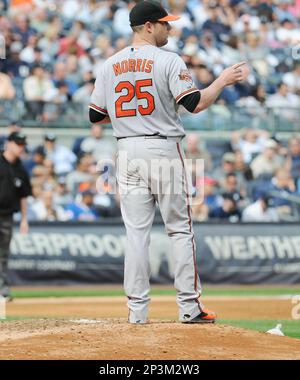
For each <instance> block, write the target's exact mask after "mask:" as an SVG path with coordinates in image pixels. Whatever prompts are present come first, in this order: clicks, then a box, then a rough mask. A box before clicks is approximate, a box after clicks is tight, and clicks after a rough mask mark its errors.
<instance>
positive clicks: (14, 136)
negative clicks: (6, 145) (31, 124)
mask: <svg viewBox="0 0 300 380" xmlns="http://www.w3.org/2000/svg"><path fill="white" fill-rule="evenodd" d="M7 140H8V141H13V142H15V143H16V144H19V145H26V136H25V135H24V134H23V133H21V132H13V133H11V134H10V135H9V136H8V138H7Z"/></svg>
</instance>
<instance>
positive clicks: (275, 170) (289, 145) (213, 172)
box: [186, 128, 300, 222]
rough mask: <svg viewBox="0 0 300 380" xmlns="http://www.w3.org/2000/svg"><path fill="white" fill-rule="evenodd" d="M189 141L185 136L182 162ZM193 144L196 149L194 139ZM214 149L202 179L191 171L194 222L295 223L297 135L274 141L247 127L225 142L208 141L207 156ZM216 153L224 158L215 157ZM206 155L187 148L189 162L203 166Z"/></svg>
mask: <svg viewBox="0 0 300 380" xmlns="http://www.w3.org/2000/svg"><path fill="white" fill-rule="evenodd" d="M195 139H197V136H196V135H189V136H188V144H187V150H186V155H187V157H188V158H189V157H190V154H189V152H190V146H189V140H192V141H193V143H192V146H193V145H195V141H194V140H195ZM197 144H198V146H201V142H200V141H199V138H198V142H197ZM207 144H208V142H206V146H207ZM214 145H215V147H217V149H218V150H219V153H218V154H217V155H216V156H215V157H212V158H213V161H214V162H215V166H213V167H212V168H211V166H210V165H209V166H208V167H206V170H205V176H202V177H201V176H199V175H198V174H197V172H196V171H194V172H193V184H194V218H195V220H198V221H204V220H208V219H218V220H220V219H223V220H228V221H231V222H239V221H243V222H278V221H297V220H299V219H300V214H299V210H300V137H299V135H298V136H297V135H292V136H291V137H290V138H289V139H288V141H280V140H278V138H276V136H270V135H269V133H268V132H266V131H263V130H254V129H252V128H248V129H245V130H241V131H236V132H235V133H233V134H232V139H231V141H230V142H229V141H224V142H221V143H220V142H214V141H212V142H210V143H209V148H210V149H209V151H210V152H212V154H214V152H216V151H215V150H214ZM207 147H208V146H207ZM226 150H228V151H226ZM222 151H223V152H225V153H224V154H223V155H222V156H220V153H221V152H222ZM208 154H209V153H208V151H206V152H205V154H204V152H203V150H201V149H199V151H198V157H196V155H195V149H192V155H191V157H193V158H194V159H195V158H198V159H201V158H202V159H203V160H204V162H206V159H205V156H207V155H208ZM218 157H221V160H220V161H219V160H218ZM216 158H217V159H216ZM210 161H211V160H209V161H208V162H209V163H210Z"/></svg>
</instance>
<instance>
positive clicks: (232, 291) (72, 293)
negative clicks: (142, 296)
mask: <svg viewBox="0 0 300 380" xmlns="http://www.w3.org/2000/svg"><path fill="white" fill-rule="evenodd" d="M296 294H300V287H299V288H295V287H293V288H288V287H283V288H278V287H269V288H267V287H266V288H264V287H260V288H259V287H251V288H236V287H234V288H230V287H227V288H226V287H224V288H214V287H205V288H204V290H203V296H283V295H296ZM151 295H153V296H157V295H171V296H175V295H176V292H175V290H174V289H171V288H170V289H159V288H155V289H153V290H152V292H151ZM99 296H100V297H113V296H124V291H123V290H122V288H121V287H120V288H117V289H116V288H115V289H111V290H108V289H88V288H86V289H74V288H73V289H72V288H64V287H62V288H61V289H57V288H56V289H51V288H49V289H42V290H41V289H38V288H37V289H36V290H34V289H30V290H26V289H22V290H14V291H13V297H15V298H41V297H99Z"/></svg>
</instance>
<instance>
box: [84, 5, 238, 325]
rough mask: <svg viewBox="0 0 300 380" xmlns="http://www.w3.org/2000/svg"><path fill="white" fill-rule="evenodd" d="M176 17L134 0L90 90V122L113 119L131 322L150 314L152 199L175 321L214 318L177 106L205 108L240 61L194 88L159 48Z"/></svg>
mask: <svg viewBox="0 0 300 380" xmlns="http://www.w3.org/2000/svg"><path fill="white" fill-rule="evenodd" d="M178 19H179V17H177V16H173V15H170V14H168V13H167V11H166V10H165V9H164V8H163V7H162V6H161V5H160V4H159V3H158V2H155V1H141V2H139V3H137V4H136V5H135V6H134V8H133V9H132V10H131V13H130V25H131V27H132V30H133V33H134V35H133V40H132V44H131V45H130V46H128V47H126V48H125V49H123V50H121V51H120V52H118V53H116V54H115V55H114V56H112V57H110V58H109V59H108V60H107V61H106V62H105V63H104V64H103V66H102V67H101V69H100V70H99V72H98V73H97V79H96V83H95V89H94V91H93V94H92V97H91V104H90V111H89V112H90V120H91V122H93V123H95V122H101V123H111V124H112V126H113V130H114V136H115V137H116V138H117V140H118V154H119V160H118V163H117V179H118V183H119V188H120V198H121V212H122V217H123V219H124V223H125V227H126V232H127V247H126V253H125V274H124V288H125V292H126V295H127V297H128V308H129V322H130V323H134V324H137V323H139V324H142V323H146V322H147V318H148V306H149V302H150V298H149V291H150V284H149V277H150V265H149V244H150V231H151V226H152V223H153V219H154V214H155V207H156V204H158V206H159V208H160V211H161V215H162V218H163V221H164V224H165V228H166V232H167V233H168V235H169V237H170V239H171V241H172V247H173V251H172V255H173V258H174V275H175V283H174V285H175V288H176V290H177V303H178V307H179V320H180V321H181V322H184V323H212V322H215V319H216V314H215V313H214V312H212V311H209V310H207V309H206V308H205V307H204V306H203V304H202V303H201V302H200V300H199V298H200V294H201V285H200V280H199V276H198V272H197V265H196V246H195V240H194V232H193V225H192V218H191V208H190V202H189V198H190V185H189V184H190V178H189V174H188V173H187V172H186V170H185V163H184V160H185V156H184V152H183V149H182V146H181V141H182V139H183V138H184V136H185V132H184V129H183V126H182V124H181V121H180V117H179V115H178V108H179V106H180V105H181V106H183V107H185V108H186V110H188V111H189V112H191V113H198V112H200V111H202V110H204V109H206V108H207V107H209V106H210V105H211V104H212V103H214V101H215V100H216V99H217V97H218V96H219V94H220V93H221V91H222V90H223V89H224V87H226V86H229V85H232V84H234V83H236V82H239V81H242V80H243V79H244V77H245V69H244V67H245V63H244V62H241V63H238V64H236V65H234V66H232V67H229V68H227V69H225V70H224V71H223V72H222V73H221V75H220V76H219V77H218V78H217V79H216V80H215V81H214V82H213V83H212V84H211V85H210V86H209V87H207V88H205V89H204V90H201V91H199V90H198V89H197V88H196V87H195V85H194V83H193V79H192V77H191V75H190V73H189V71H188V69H187V67H186V65H185V63H184V61H183V60H182V59H181V58H180V57H179V56H178V55H177V54H175V53H171V52H168V51H165V50H162V49H161V47H162V46H164V45H166V44H167V42H168V35H169V32H170V29H171V26H170V24H169V22H171V21H176V20H178ZM121 156H122V158H121ZM168 162H172V163H173V162H177V163H179V164H178V165H176V168H175V170H169V171H168V175H165V174H166V171H165V166H164V165H160V164H162V163H168ZM153 163H156V164H157V163H158V166H160V168H161V170H157V168H156V166H157V165H156V166H155V165H153ZM167 166H168V165H167ZM170 173H171V174H170ZM178 189H181V191H178Z"/></svg>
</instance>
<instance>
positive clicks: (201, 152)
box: [185, 133, 212, 171]
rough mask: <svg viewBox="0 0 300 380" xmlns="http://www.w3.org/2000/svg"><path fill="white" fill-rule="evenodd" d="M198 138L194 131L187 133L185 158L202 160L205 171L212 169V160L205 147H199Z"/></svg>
mask: <svg viewBox="0 0 300 380" xmlns="http://www.w3.org/2000/svg"><path fill="white" fill-rule="evenodd" d="M200 145H201V142H200V138H199V136H198V135H197V134H196V133H190V134H188V135H187V146H186V151H185V154H186V158H187V159H190V160H204V169H205V171H211V170H212V161H211V157H210V154H209V153H208V152H207V150H205V149H201V148H200Z"/></svg>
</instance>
